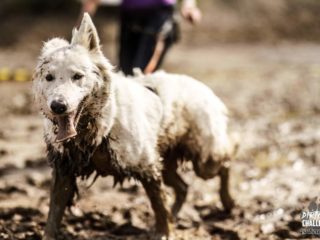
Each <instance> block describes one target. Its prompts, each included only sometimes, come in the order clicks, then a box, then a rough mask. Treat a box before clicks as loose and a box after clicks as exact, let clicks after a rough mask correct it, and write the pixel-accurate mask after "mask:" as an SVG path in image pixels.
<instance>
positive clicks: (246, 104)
mask: <svg viewBox="0 0 320 240" xmlns="http://www.w3.org/2000/svg"><path fill="white" fill-rule="evenodd" d="M39 42H40V41H39ZM37 54H38V52H37V51H31V52H30V51H28V50H24V48H20V49H19V48H18V49H15V48H10V49H6V50H5V51H1V52H0V66H7V65H10V67H19V66H21V65H22V66H26V67H27V68H30V69H31V68H32V67H33V66H34V65H35V62H36V56H37ZM319 56H320V45H317V44H310V43H299V44H296V43H281V44H278V45H268V44H255V45H252V44H250V45H249V44H248V45H245V44H221V45H219V44H216V45H208V46H195V47H191V46H188V45H181V46H177V47H175V48H174V49H173V51H172V52H170V55H169V56H168V59H167V62H166V65H165V68H166V69H167V70H168V71H171V72H179V73H186V74H190V75H192V76H194V77H196V78H198V79H200V80H201V81H203V82H205V83H206V84H208V85H209V86H210V87H211V88H212V89H213V90H214V91H215V92H216V94H217V95H218V96H220V97H221V98H222V99H223V101H224V102H225V103H226V105H227V106H228V107H229V109H230V112H231V116H230V117H231V121H230V130H231V132H232V133H233V134H234V135H235V136H237V138H238V139H239V144H240V149H239V153H238V156H237V157H236V158H235V159H234V160H233V163H232V173H231V190H232V194H233V196H234V198H235V200H236V202H237V207H236V208H235V209H234V211H233V212H232V213H231V214H229V215H228V214H225V213H224V212H223V211H222V210H221V209H222V207H221V203H220V201H219V197H218V194H217V187H218V179H213V180H209V181H203V180H201V179H199V178H197V177H195V175H194V174H193V173H192V171H189V170H188V169H189V166H183V168H182V170H181V172H182V174H183V178H184V179H185V181H186V182H188V183H189V184H190V188H189V193H188V198H187V203H186V204H185V205H184V207H183V209H182V211H181V213H180V215H179V219H178V220H177V222H176V224H175V228H174V231H173V237H174V239H190V240H191V239H192V240H193V239H287V238H290V239H294V238H301V237H303V236H302V235H301V234H300V230H301V220H300V213H301V211H302V209H306V208H307V206H308V205H309V203H310V201H311V200H312V199H314V198H316V197H320V193H319V184H320V175H319V173H318V172H319V166H318V164H319V162H320V151H319V150H320V144H319V140H320V129H319V125H320V79H319V78H320V60H319ZM30 90H31V83H30V82H27V83H16V82H2V83H0V106H1V108H0V239H41V234H42V231H43V226H44V224H45V220H46V215H47V212H48V192H49V185H50V168H49V166H48V164H47V162H46V159H45V146H44V143H43V140H42V125H41V124H42V123H41V119H40V116H39V115H38V114H37V113H36V112H35V111H34V109H33V107H34V104H33V102H32V97H31V95H30ZM90 180H92V179H89V180H88V181H79V185H80V195H81V196H80V199H79V200H78V201H77V203H76V205H75V207H74V208H73V209H71V212H68V213H66V217H65V219H64V222H63V227H62V230H63V231H62V235H61V239H94V240H95V239H121V240H123V239H148V238H150V236H152V231H150V230H152V226H153V223H154V220H153V216H152V211H151V208H150V205H149V202H148V200H147V198H146V196H145V194H144V192H143V189H142V188H141V186H140V184H139V183H137V182H134V181H130V182H125V183H124V185H123V186H122V187H116V188H113V187H112V183H113V182H112V179H111V178H100V179H98V180H97V182H96V183H95V184H94V185H93V186H92V187H91V188H89V189H88V188H87V187H88V185H89V184H90V182H91V181H90ZM168 195H169V196H172V192H171V190H170V189H168ZM169 201H170V202H172V198H170V197H169ZM304 237H306V236H304Z"/></svg>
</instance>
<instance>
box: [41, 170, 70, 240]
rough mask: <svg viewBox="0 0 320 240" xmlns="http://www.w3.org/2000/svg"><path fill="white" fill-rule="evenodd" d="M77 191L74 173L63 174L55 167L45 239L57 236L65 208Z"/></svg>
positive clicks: (49, 239) (50, 239) (48, 239)
mask: <svg viewBox="0 0 320 240" xmlns="http://www.w3.org/2000/svg"><path fill="white" fill-rule="evenodd" d="M75 191H76V182H75V177H74V176H72V175H66V176H62V175H61V173H60V172H59V170H57V169H55V168H54V169H53V172H52V182H51V191H50V208H49V215H48V220H47V224H46V228H45V235H44V238H43V239H44V240H53V239H56V238H57V234H58V231H59V226H60V222H61V220H62V217H63V213H64V210H65V208H66V206H67V205H69V204H70V203H71V201H72V199H73V196H74V193H75Z"/></svg>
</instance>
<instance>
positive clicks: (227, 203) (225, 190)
mask: <svg viewBox="0 0 320 240" xmlns="http://www.w3.org/2000/svg"><path fill="white" fill-rule="evenodd" d="M219 176H220V190H219V194H220V199H221V202H222V205H223V208H224V210H225V211H226V212H230V211H231V210H232V208H233V207H234V201H233V199H232V197H231V195H230V190H229V168H228V167H225V166H222V167H221V168H220V170H219Z"/></svg>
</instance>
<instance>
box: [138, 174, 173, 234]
mask: <svg viewBox="0 0 320 240" xmlns="http://www.w3.org/2000/svg"><path fill="white" fill-rule="evenodd" d="M141 182H142V185H143V187H144V189H145V191H146V193H147V195H148V197H149V199H150V202H151V207H152V209H153V211H154V214H155V218H156V232H157V234H159V237H160V238H161V239H162V236H167V237H168V236H169V233H170V220H171V217H170V213H169V211H168V209H167V206H166V199H165V195H164V191H163V189H162V182H161V179H155V178H148V179H142V180H141Z"/></svg>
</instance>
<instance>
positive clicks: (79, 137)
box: [33, 14, 230, 239]
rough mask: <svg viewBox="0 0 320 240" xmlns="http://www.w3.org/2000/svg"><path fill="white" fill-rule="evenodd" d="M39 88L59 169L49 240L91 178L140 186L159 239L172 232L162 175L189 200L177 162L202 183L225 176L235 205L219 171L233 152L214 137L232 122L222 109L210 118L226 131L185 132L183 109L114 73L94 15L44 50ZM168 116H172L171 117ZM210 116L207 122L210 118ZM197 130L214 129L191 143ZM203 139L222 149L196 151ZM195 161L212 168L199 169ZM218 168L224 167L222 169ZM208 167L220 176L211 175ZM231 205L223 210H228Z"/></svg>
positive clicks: (52, 159)
mask: <svg viewBox="0 0 320 240" xmlns="http://www.w3.org/2000/svg"><path fill="white" fill-rule="evenodd" d="M33 88H34V93H35V99H36V103H38V105H39V109H40V111H41V113H42V114H43V116H44V138H45V142H46V144H47V151H48V160H49V162H50V164H51V165H52V167H53V172H52V183H51V191H50V208H49V215H48V220H47V224H46V228H45V236H44V239H55V238H56V237H57V234H58V230H59V225H60V222H61V220H62V217H63V213H64V210H65V208H66V207H68V206H70V205H71V204H72V202H73V198H74V196H75V194H77V184H76V179H77V177H81V178H87V177H89V176H90V175H91V174H93V173H96V175H97V176H107V175H112V176H114V179H115V182H122V181H123V180H124V179H125V178H131V177H133V178H135V179H137V180H139V181H141V183H142V185H143V187H144V189H145V191H146V193H147V195H148V197H149V199H150V201H151V206H152V208H153V210H154V213H155V219H156V224H155V228H156V232H157V236H160V237H161V236H168V235H169V225H170V224H169V223H170V213H169V211H168V210H167V208H166V203H165V196H164V193H163V189H162V188H163V186H162V181H163V180H162V174H161V173H164V174H163V176H164V180H165V183H167V184H168V185H170V186H173V187H174V186H175V185H177V186H178V187H175V189H177V191H176V192H177V199H182V200H183V198H185V194H186V193H185V192H186V191H185V187H184V184H181V182H182V181H181V179H180V178H179V177H178V178H177V177H176V172H175V164H176V161H175V159H176V158H177V157H176V156H179V157H182V156H185V157H190V158H191V159H195V160H194V166H195V169H196V172H197V173H199V174H200V176H203V177H204V178H207V177H211V175H212V176H213V175H215V174H216V173H217V172H219V173H220V176H222V180H223V181H222V183H223V184H222V187H223V189H224V190H223V191H222V192H223V194H222V200H223V202H224V203H225V202H228V201H225V200H226V199H228V200H230V199H229V197H230V196H229V194H228V189H227V185H228V180H227V179H228V172H227V170H225V169H227V168H224V167H221V166H222V165H223V164H220V163H221V162H222V159H227V150H226V149H227V147H225V146H220V145H219V144H223V141H220V140H216V138H217V139H218V138H220V136H216V135H219V134H222V136H221V139H223V138H224V137H226V135H225V134H226V131H225V130H226V129H225V127H226V126H225V125H226V117H225V115H224V113H223V111H222V112H221V111H220V110H221V109H220V107H218V108H217V109H215V108H213V109H212V110H210V111H212V112H211V113H210V114H211V115H212V116H215V115H217V116H215V117H217V119H220V120H221V121H225V122H224V123H223V124H222V125H218V126H216V127H215V129H216V128H217V127H219V126H220V127H222V130H221V131H217V132H215V131H214V130H213V131H211V129H210V128H211V127H212V126H211V125H210V126H206V125H199V126H197V124H198V122H197V121H194V122H193V123H192V122H190V123H189V125H188V126H187V125H186V124H187V122H189V121H193V118H190V116H189V117H188V116H187V115H185V113H184V112H183V111H180V110H178V108H174V111H172V112H170V111H167V110H168V108H166V107H167V106H165V101H162V102H161V99H160V98H159V97H158V96H157V94H155V92H154V91H150V89H148V88H147V87H145V86H143V85H142V84H141V83H139V82H137V81H135V80H133V79H127V78H124V77H122V76H120V75H118V74H115V73H114V72H113V70H112V66H111V65H110V64H109V62H108V61H107V59H106V58H105V57H104V56H103V54H102V51H101V49H100V46H99V38H98V35H97V32H96V29H95V27H94V25H93V23H92V21H91V19H90V17H89V15H88V14H85V15H84V18H83V20H82V23H81V25H80V27H79V30H74V31H73V36H72V40H71V42H70V43H69V42H67V41H66V40H63V39H59V38H55V39H52V40H50V41H48V42H46V43H45V44H44V47H43V49H42V52H41V56H40V58H39V62H38V65H37V68H36V70H35V74H34V86H33ZM159 90H160V89H159ZM159 92H160V91H159ZM211 95H212V93H211ZM213 96H214V95H213ZM214 98H215V97H214ZM208 100H210V99H208ZM172 103H173V104H174V105H175V103H174V102H172ZM220 105H221V106H223V104H219V106H220ZM164 106H165V107H164ZM164 109H166V111H164ZM223 109H224V108H222V110H223ZM207 110H208V109H207ZM169 113H170V114H174V115H173V116H171V117H170V116H166V115H167V114H169ZM180 114H182V115H181V116H178V115H180ZM199 114H200V112H199ZM211 115H210V116H201V117H202V118H203V117H205V118H210V119H211V117H212V116H211ZM184 116H185V117H186V119H184ZM175 117H178V118H177V120H179V121H180V119H181V120H182V122H181V124H182V125H181V128H184V127H183V126H186V127H185V128H184V129H189V130H186V131H184V136H185V137H184V138H183V136H182V135H181V136H174V134H180V133H182V132H180V131H174V129H175V128H176V126H177V125H172V123H171V121H172V120H173V119H174V118H175ZM195 117H200V116H199V115H197V116H195ZM213 120H214V119H213ZM220 120H219V121H220ZM214 122H215V120H214V121H213V123H214ZM204 124H205V123H204ZM219 124H221V123H219ZM170 126H172V128H171V127H170ZM193 127H194V128H195V129H198V130H201V129H202V128H204V129H202V130H201V132H202V131H203V132H206V131H207V130H206V129H208V127H209V129H208V132H206V134H204V135H203V134H201V135H194V136H193V135H190V134H191V133H193V134H194V133H196V132H197V131H196V130H195V131H190V128H193ZM187 132H190V134H189V135H188V134H187ZM212 134H214V135H213V136H212ZM186 136H188V137H186ZM203 137H206V138H205V139H203V140H202V141H207V140H210V139H211V140H212V141H213V142H215V143H217V144H218V145H215V144H213V142H212V144H213V145H210V146H208V145H206V146H207V147H212V146H214V149H215V150H214V151H210V150H209V149H206V151H205V149H200V148H199V145H197V146H198V149H197V150H196V151H191V149H193V148H194V147H195V146H196V145H194V146H193V145H192V143H193V142H194V143H197V144H199V143H201V142H199V141H198V140H199V139H200V138H201V139H202V138H203ZM192 138H194V140H195V141H192ZM171 140H172V141H174V142H175V145H174V146H175V148H170V146H171V144H172V143H173V142H172V141H171ZM184 140H187V142H185V144H183V142H182V141H184ZM179 141H181V143H179ZM226 144H227V143H226ZM169 145H170V146H169ZM227 145H228V144H227ZM172 146H173V145H172ZM189 147H190V149H189ZM220 147H221V149H220ZM187 149H188V150H187ZM185 150H186V151H185ZM182 151H185V153H182ZM202 152H203V153H205V154H207V156H204V155H203V154H202ZM200 153H201V154H200ZM160 154H163V156H162V157H164V162H165V163H166V164H165V166H164V168H163V162H162V161H161V159H162V158H161V155H160ZM197 157H201V159H206V161H204V162H203V163H202V162H201V161H199V162H198V163H197V160H196V158H197ZM170 159H172V160H173V161H172V163H171V160H170ZM216 163H219V164H218V165H219V166H218V167H216V166H215V165H217V164H216ZM171 165H173V166H171ZM213 165H214V166H213ZM220 165H221V166H220ZM204 168H205V169H213V170H214V172H213V173H209V171H208V170H207V171H206V170H205V169H204ZM222 169H224V170H222ZM201 174H202V175H201ZM203 174H204V175H203ZM174 181H178V182H176V183H173V182H174ZM181 186H182V187H181ZM181 189H182V190H181ZM180 192H182V194H181V193H180ZM226 193H227V194H226ZM180 196H182V197H180ZM226 196H227V197H226ZM182 202H183V201H182ZM181 204H182V203H181V200H177V203H176V204H175V205H176V206H175V207H174V212H177V210H179V208H180V207H181V206H180V205H181ZM229 205H230V204H229ZM229 205H228V204H225V206H227V208H229V207H230V206H229Z"/></svg>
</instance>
